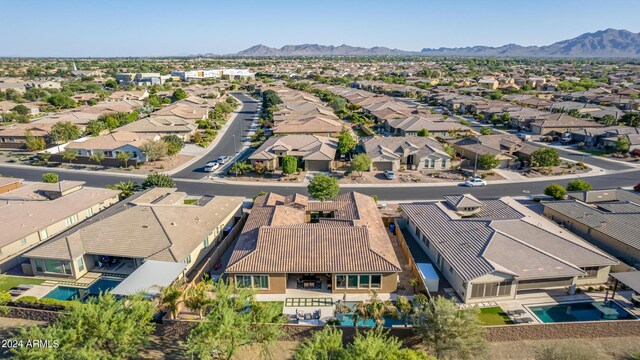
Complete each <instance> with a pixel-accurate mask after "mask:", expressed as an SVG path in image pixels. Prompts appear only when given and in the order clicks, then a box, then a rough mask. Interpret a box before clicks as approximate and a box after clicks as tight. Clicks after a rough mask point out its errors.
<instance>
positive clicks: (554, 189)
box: [544, 184, 567, 199]
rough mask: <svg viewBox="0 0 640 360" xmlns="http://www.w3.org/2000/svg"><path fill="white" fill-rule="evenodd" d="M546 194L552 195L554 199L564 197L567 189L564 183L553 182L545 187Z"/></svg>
mask: <svg viewBox="0 0 640 360" xmlns="http://www.w3.org/2000/svg"><path fill="white" fill-rule="evenodd" d="M544 194H545V195H547V196H551V197H553V198H554V199H562V198H563V197H564V196H565V195H566V194H567V190H565V188H564V187H562V185H559V184H551V185H549V186H547V188H546V189H544Z"/></svg>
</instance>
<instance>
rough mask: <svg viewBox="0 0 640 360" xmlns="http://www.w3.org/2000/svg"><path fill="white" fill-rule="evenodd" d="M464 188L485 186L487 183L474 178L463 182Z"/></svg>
mask: <svg viewBox="0 0 640 360" xmlns="http://www.w3.org/2000/svg"><path fill="white" fill-rule="evenodd" d="M464 186H467V187H474V186H487V182H486V181H484V180H482V179H480V178H477V177H474V178H471V179H469V180H467V181H465V182H464Z"/></svg>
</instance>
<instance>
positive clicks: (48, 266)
mask: <svg viewBox="0 0 640 360" xmlns="http://www.w3.org/2000/svg"><path fill="white" fill-rule="evenodd" d="M42 263H43V264H42V265H43V266H41V269H42V270H44V271H43V272H48V273H52V274H67V275H70V274H71V262H70V261H60V260H42ZM36 270H38V264H37V260H36ZM38 271H41V270H38Z"/></svg>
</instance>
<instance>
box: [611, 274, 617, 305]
mask: <svg viewBox="0 0 640 360" xmlns="http://www.w3.org/2000/svg"><path fill="white" fill-rule="evenodd" d="M617 289H618V279H616V282H614V283H613V293H612V294H611V300H613V299H614V298H615V297H616V290H617Z"/></svg>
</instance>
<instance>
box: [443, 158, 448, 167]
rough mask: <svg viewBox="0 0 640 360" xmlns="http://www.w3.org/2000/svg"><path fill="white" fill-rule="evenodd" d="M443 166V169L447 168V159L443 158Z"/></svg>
mask: <svg viewBox="0 0 640 360" xmlns="http://www.w3.org/2000/svg"><path fill="white" fill-rule="evenodd" d="M442 168H443V169H446V168H447V159H442Z"/></svg>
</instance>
